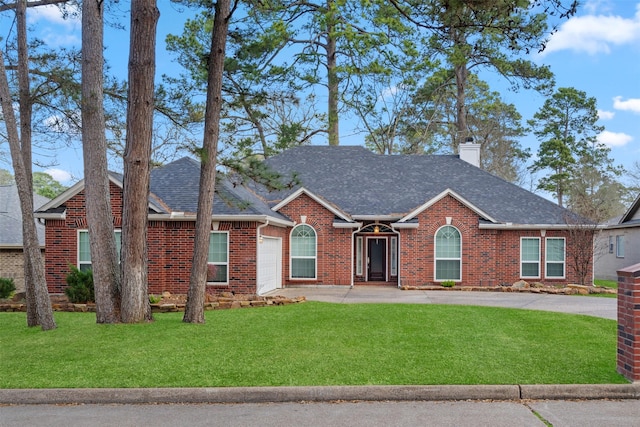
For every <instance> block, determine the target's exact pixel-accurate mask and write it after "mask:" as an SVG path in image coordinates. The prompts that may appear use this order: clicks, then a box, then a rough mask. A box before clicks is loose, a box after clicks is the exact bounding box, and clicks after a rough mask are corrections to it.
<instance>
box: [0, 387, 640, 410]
mask: <svg viewBox="0 0 640 427" xmlns="http://www.w3.org/2000/svg"><path fill="white" fill-rule="evenodd" d="M638 398H640V383H633V384H566V385H471V386H468V385H430V386H316V387H215V388H130V389H122V388H118V389H113V388H84V389H82V388H81V389H0V404H3V405H39V404H144V403H278V402H303V401H306V402H329V401H340V400H347V401H443V400H520V399H533V400H558V399H638Z"/></svg>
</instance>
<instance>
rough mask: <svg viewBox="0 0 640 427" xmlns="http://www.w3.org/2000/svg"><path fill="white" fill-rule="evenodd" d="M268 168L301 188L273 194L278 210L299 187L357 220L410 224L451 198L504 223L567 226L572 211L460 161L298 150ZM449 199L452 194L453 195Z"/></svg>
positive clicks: (352, 149) (358, 149) (343, 149)
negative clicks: (409, 219) (395, 220)
mask: <svg viewBox="0 0 640 427" xmlns="http://www.w3.org/2000/svg"><path fill="white" fill-rule="evenodd" d="M265 163H266V164H267V165H268V166H270V167H271V168H273V169H274V170H275V171H278V172H280V173H281V174H282V175H283V177H284V178H283V180H285V181H286V180H288V179H290V178H291V177H292V176H294V175H295V176H296V177H297V180H298V181H299V182H300V184H299V186H296V187H294V188H292V189H289V190H285V191H280V192H269V191H267V190H266V189H263V190H260V195H261V196H262V197H263V198H264V199H265V200H273V201H274V202H273V204H274V205H277V204H279V203H281V201H282V200H285V199H286V198H287V197H289V196H291V195H292V194H293V193H294V192H296V191H298V190H299V189H300V188H304V189H305V190H306V191H308V192H309V193H312V194H315V195H316V196H317V197H321V198H322V199H323V200H325V201H326V202H327V203H329V204H330V205H331V206H334V207H335V208H336V209H338V210H339V211H340V212H342V213H343V214H344V215H347V216H348V217H351V218H358V219H359V218H365V217H367V218H368V217H378V218H384V217H388V218H394V217H395V218H398V219H400V218H406V217H410V215H411V214H412V213H413V212H414V211H415V210H416V209H419V208H421V207H424V206H425V205H426V206H427V207H428V204H429V203H430V202H432V201H434V200H438V197H442V195H443V194H451V195H454V197H456V198H458V200H460V201H461V202H462V203H464V204H465V205H467V206H469V207H470V208H471V209H473V210H474V211H476V212H477V213H478V214H479V215H480V216H481V217H483V218H485V219H489V220H490V221H492V222H495V223H498V224H519V225H540V224H555V225H557V226H561V225H565V224H566V221H565V218H566V216H567V215H568V213H569V211H568V210H566V209H564V208H561V207H560V206H558V205H556V204H555V203H553V202H551V201H549V200H547V199H545V198H543V197H540V196H538V195H536V194H534V193H531V192H529V191H527V190H525V189H523V188H520V187H518V186H517V185H514V184H511V183H509V182H507V181H505V180H503V179H501V178H498V177H496V176H494V175H492V174H490V173H488V172H485V171H483V170H481V169H479V168H477V167H475V166H473V165H471V164H469V163H467V162H465V161H463V160H460V158H459V157H458V156H454V155H379V154H375V153H373V152H371V151H369V150H367V149H366V148H364V147H362V146H313V145H310V146H299V147H295V148H291V149H289V150H287V151H284V152H283V153H281V154H278V155H276V156H273V157H271V158H269V159H267V160H266V161H265ZM447 192H448V193H447Z"/></svg>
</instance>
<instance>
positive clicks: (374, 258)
mask: <svg viewBox="0 0 640 427" xmlns="http://www.w3.org/2000/svg"><path fill="white" fill-rule="evenodd" d="M367 242H368V244H367V249H368V250H367V253H368V256H369V271H368V277H369V281H385V280H387V274H386V273H387V271H386V267H387V239H384V238H370V239H368V240H367Z"/></svg>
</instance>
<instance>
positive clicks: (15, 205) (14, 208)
mask: <svg viewBox="0 0 640 427" xmlns="http://www.w3.org/2000/svg"><path fill="white" fill-rule="evenodd" d="M48 200H49V199H47V198H46V197H43V196H40V195H39V194H35V193H34V194H33V203H34V206H40V205H43V204H45V203H46V202H47V201H48ZM36 230H37V233H38V242H39V243H40V244H41V245H42V246H44V226H43V225H42V224H40V223H36ZM0 247H22V210H21V209H20V198H19V196H18V187H17V186H16V185H15V184H12V185H0Z"/></svg>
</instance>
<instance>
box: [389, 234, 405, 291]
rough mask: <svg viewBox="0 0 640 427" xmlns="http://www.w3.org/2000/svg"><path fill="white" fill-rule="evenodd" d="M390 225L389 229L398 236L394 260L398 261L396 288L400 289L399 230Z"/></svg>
mask: <svg viewBox="0 0 640 427" xmlns="http://www.w3.org/2000/svg"><path fill="white" fill-rule="evenodd" d="M390 225H391V231H393V232H394V233H395V234H396V235H397V236H398V244H397V245H396V251H397V252H398V253H397V254H396V262H397V263H398V265H397V266H396V268H397V269H398V289H400V287H401V286H402V284H401V280H400V271H401V268H400V265H401V264H400V231H398V230H396V229H395V228H393V224H390Z"/></svg>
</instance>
